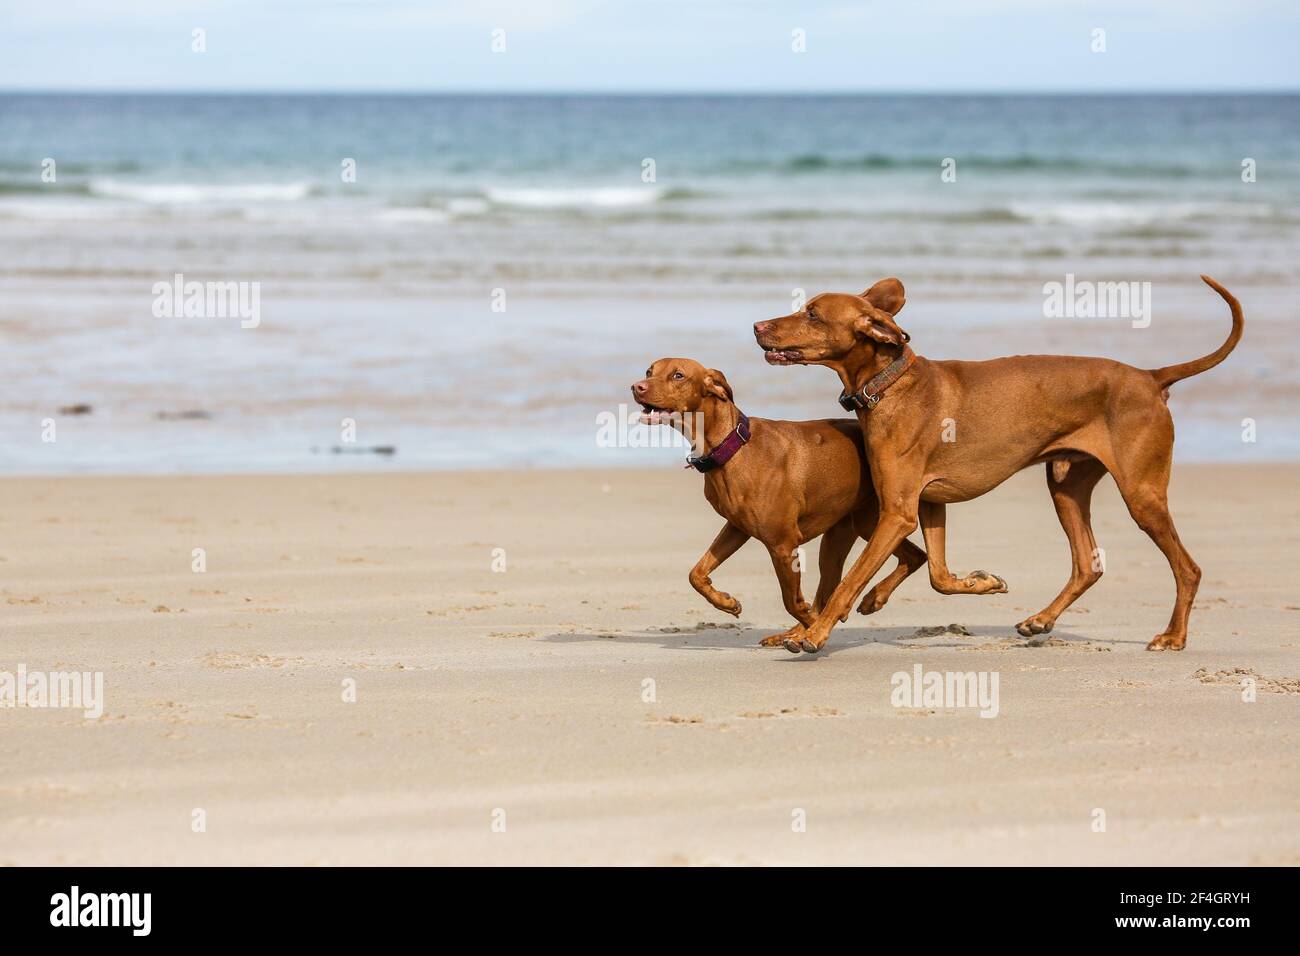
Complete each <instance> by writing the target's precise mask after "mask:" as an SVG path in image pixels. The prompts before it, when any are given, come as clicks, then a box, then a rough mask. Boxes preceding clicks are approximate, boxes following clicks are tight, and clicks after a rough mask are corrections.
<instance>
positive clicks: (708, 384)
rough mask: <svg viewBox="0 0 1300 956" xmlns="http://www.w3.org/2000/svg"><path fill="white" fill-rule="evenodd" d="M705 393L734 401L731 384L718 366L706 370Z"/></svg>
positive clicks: (727, 400)
mask: <svg viewBox="0 0 1300 956" xmlns="http://www.w3.org/2000/svg"><path fill="white" fill-rule="evenodd" d="M704 393H705V394H706V395H713V396H714V397H715V398H720V399H722V400H723V401H724V402H730V401H732V400H733V399H732V394H731V386H730V385H729V384H728V383H727V377H726V376H725V375H723V374H722V373H721V372H719V371H718V370H717V369H716V368H707V369H705V370H704Z"/></svg>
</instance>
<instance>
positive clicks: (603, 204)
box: [486, 186, 663, 209]
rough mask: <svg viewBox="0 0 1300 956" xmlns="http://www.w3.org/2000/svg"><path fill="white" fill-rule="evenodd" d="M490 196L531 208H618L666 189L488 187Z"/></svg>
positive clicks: (502, 202) (506, 203) (499, 201)
mask: <svg viewBox="0 0 1300 956" xmlns="http://www.w3.org/2000/svg"><path fill="white" fill-rule="evenodd" d="M486 192H487V197H488V199H489V200H491V201H492V202H494V203H496V204H497V205H500V206H520V207H524V208H528V209H579V208H582V207H596V208H601V209H618V208H624V207H628V206H648V205H650V204H651V203H653V202H656V201H657V200H658V199H659V198H660V197H661V196H662V195H663V191H662V190H660V189H659V188H658V187H656V186H632V187H626V186H593V187H589V188H579V189H488V190H487V191H486Z"/></svg>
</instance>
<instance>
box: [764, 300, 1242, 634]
mask: <svg viewBox="0 0 1300 956" xmlns="http://www.w3.org/2000/svg"><path fill="white" fill-rule="evenodd" d="M1201 278H1202V279H1203V280H1205V282H1206V284H1208V285H1209V286H1210V287H1211V288H1213V289H1214V290H1215V291H1216V292H1218V293H1219V295H1220V296H1222V297H1223V299H1224V301H1225V302H1227V303H1228V306H1229V308H1230V309H1231V310H1232V332H1231V333H1230V334H1229V335H1228V338H1227V341H1225V342H1224V343H1223V345H1221V346H1220V347H1219V348H1218V349H1217V350H1216V351H1214V352H1212V353H1210V354H1209V355H1207V356H1205V357H1203V358H1199V359H1196V360H1195V361H1192V362H1184V363H1182V364H1180V365H1170V366H1166V367H1165V368H1158V369H1151V370H1144V369H1139V368H1134V367H1133V366H1130V365H1124V364H1123V363H1121V362H1114V361H1111V360H1110V359H1101V358H1081V357H1075V356H1061V355H1017V356H1013V357H1011V358H1001V359H993V360H991V361H987V362H931V361H929V360H927V359H924V358H920V357H918V356H915V355H913V354H912V350H911V349H910V348H909V347H908V346H907V342H908V341H909V340H910V336H908V334H907V333H906V332H904V331H903V330H902V329H901V328H899V327H898V324H897V323H896V322H895V321H894V316H895V315H896V314H897V313H898V311H899V310H900V309H901V308H902V307H903V303H904V301H905V299H904V295H903V285H902V283H901V282H899V281H898V280H897V279H882V280H881V281H879V282H877V283H876V284H875V285H873V286H872V287H871V288H870V289H868V290H867V291H866V292H864V293H862V295H846V294H840V293H827V294H824V295H819V296H817V297H815V298H813V299H811V300H809V302H808V304H807V306H806V308H805V309H804V310H802V311H800V312H796V313H793V314H791V315H786V316H782V317H781V318H778V319H772V320H770V321H767V322H757V323H755V325H754V335H755V337H756V338H757V340H758V344H759V345H760V346H761V347H762V348H763V350H764V352H765V353H766V357H767V361H768V362H769V363H771V364H773V365H794V364H798V365H825V366H827V367H829V368H832V369H834V370H835V371H836V372H837V373H838V374H839V376H840V380H841V381H842V382H843V383H844V388H845V395H844V396H843V397H842V399H841V402H842V403H845V404H846V407H847V405H850V404H851V405H853V406H854V407H855V408H856V409H857V411H858V418H859V420H860V421H861V422H862V427H863V433H864V435H865V437H866V445H867V459H868V461H869V462H870V466H871V474H872V477H873V478H874V480H875V485H876V489H877V494H878V495H879V497H880V512H881V515H880V520H879V524H878V526H877V529H876V533H875V535H874V536H873V537H872V539H871V543H870V544H869V545H868V546H867V549H866V551H865V552H864V553H863V555H862V556H861V557H860V558H859V559H858V561H857V562H856V563H855V564H854V566H853V567H852V568H851V569H850V570H849V573H848V575H847V576H846V577H845V578H844V580H843V581H842V582H841V584H840V586H839V587H838V588H837V589H836V591H835V593H834V594H833V595H832V597H831V598H830V600H829V601H828V602H827V604H826V607H825V609H824V610H823V611H822V612H821V613H820V614H819V615H818V616H817V620H816V621H814V622H813V624H812V625H811V626H810V627H808V628H807V630H806V633H804V634H803V635H792V637H791V639H790V640H789V641H787V642H786V645H785V646H786V648H787V649H788V650H790V651H792V652H794V653H798V652H799V651H800V650H804V651H807V652H809V653H814V652H816V651H818V650H820V649H821V647H822V646H823V645H824V644H825V643H826V639H827V638H828V637H829V636H830V632H831V629H832V628H833V627H834V626H835V622H836V620H837V619H838V617H839V615H841V614H843V613H844V611H845V609H846V608H848V607H849V606H851V604H852V602H853V598H854V596H856V595H857V593H858V592H859V591H861V590H862V588H863V587H865V586H866V583H867V582H868V581H870V580H871V577H872V575H874V574H875V573H876V572H877V571H878V570H879V569H880V566H881V565H882V564H883V563H884V561H885V558H886V556H887V555H888V554H889V553H890V551H892V550H893V549H894V548H895V547H897V546H898V543H899V541H901V540H902V539H903V538H905V537H906V536H907V535H908V534H910V533H911V532H912V530H913V529H915V528H916V525H917V521H918V516H919V520H920V523H921V526H922V529H923V530H924V531H925V535H926V547H927V549H931V550H932V548H931V545H930V540H931V534H932V533H933V532H934V531H935V530H937V529H939V528H942V525H943V518H944V506H945V505H946V504H947V503H948V502H954V501H969V500H970V499H971V498H977V497H979V496H980V495H982V494H984V493H985V492H987V491H990V490H991V489H993V488H995V487H997V486H998V485H999V484H1001V483H1002V482H1003V481H1005V480H1006V479H1007V478H1008V477H1010V476H1011V475H1013V474H1014V473H1015V472H1017V471H1019V470H1020V469H1022V468H1025V467H1027V466H1029V465H1033V464H1038V463H1041V462H1047V482H1048V486H1049V487H1050V488H1051V491H1052V500H1053V502H1054V503H1055V505H1056V512H1057V516H1058V517H1059V518H1060V520H1061V524H1062V525H1063V526H1064V527H1065V529H1066V531H1067V533H1068V534H1069V537H1070V541H1071V551H1072V554H1073V559H1074V568H1073V572H1072V574H1071V576H1070V581H1069V583H1068V584H1067V585H1066V587H1065V590H1063V591H1062V592H1061V593H1060V595H1058V597H1057V598H1056V600H1055V601H1053V602H1052V603H1051V604H1050V605H1048V606H1047V607H1046V608H1045V609H1043V610H1042V611H1040V612H1039V613H1038V614H1035V615H1034V616H1033V617H1031V618H1029V619H1028V620H1026V621H1022V622H1021V623H1020V624H1019V625H1018V629H1019V630H1020V631H1021V633H1039V632H1043V631H1049V630H1051V628H1052V625H1053V623H1054V622H1055V621H1056V618H1057V616H1058V615H1059V614H1060V613H1061V612H1062V611H1063V610H1064V609H1065V608H1067V607H1069V606H1070V604H1071V603H1073V602H1074V600H1075V599H1076V598H1078V597H1079V595H1080V594H1082V593H1083V592H1084V591H1086V590H1087V589H1088V588H1089V587H1090V586H1091V585H1092V584H1093V583H1095V582H1096V580H1097V579H1098V578H1099V577H1100V576H1101V575H1100V571H1099V570H1097V569H1095V568H1094V564H1093V561H1094V559H1093V549H1095V546H1096V545H1095V542H1094V540H1093V536H1092V528H1091V525H1090V523H1089V511H1088V508H1089V502H1090V500H1091V497H1092V489H1093V487H1094V486H1095V485H1096V484H1097V482H1098V481H1099V480H1100V479H1101V476H1102V475H1104V474H1105V473H1106V472H1110V473H1111V475H1112V476H1114V478H1115V484H1116V485H1117V486H1118V487H1119V491H1120V494H1121V495H1122V496H1123V498H1124V503H1125V504H1126V505H1127V506H1128V510H1129V514H1130V515H1132V516H1133V520H1134V521H1136V522H1137V524H1138V526H1139V527H1140V528H1141V529H1142V530H1143V531H1145V532H1146V533H1147V534H1148V535H1149V536H1150V537H1151V540H1152V541H1154V542H1155V543H1156V546H1157V547H1159V548H1160V550H1161V551H1162V552H1163V553H1164V555H1165V557H1166V558H1167V559H1168V561H1169V566H1170V568H1171V569H1172V570H1173V574H1174V581H1175V584H1176V587H1177V596H1176V598H1175V601H1174V610H1173V614H1172V616H1171V617H1170V619H1169V626H1168V628H1166V629H1165V631H1164V632H1163V633H1162V634H1158V635H1157V636H1156V637H1155V638H1154V639H1152V641H1151V643H1150V644H1148V645H1147V649H1148V650H1165V649H1169V650H1181V649H1182V647H1183V646H1184V645H1185V644H1186V642H1187V617H1188V613H1189V612H1190V610H1191V606H1192V599H1193V598H1194V597H1195V596H1196V588H1197V585H1198V584H1199V583H1200V580H1201V569H1200V568H1198V567H1197V566H1196V562H1194V561H1193V560H1192V558H1191V556H1190V555H1189V554H1188V553H1187V549H1186V548H1184V547H1183V545H1182V542H1181V541H1179V540H1178V532H1177V531H1176V530H1175V529H1174V522H1173V519H1172V518H1171V517H1170V515H1169V505H1168V501H1167V497H1166V491H1167V489H1168V486H1169V472H1170V467H1171V462H1172V458H1173V443H1174V425H1173V419H1172V418H1171V417H1170V415H1169V409H1168V407H1167V404H1166V401H1167V399H1168V397H1169V391H1168V390H1169V386H1170V385H1172V384H1173V383H1175V382H1177V381H1180V380H1182V379H1185V378H1188V377H1189V376H1192V375H1196V374H1198V373H1200V372H1204V371H1205V370H1207V369H1210V368H1213V367H1214V366H1215V365H1218V364H1219V363H1220V362H1222V361H1223V360H1224V359H1225V358H1227V357H1228V354H1229V353H1230V352H1232V350H1233V348H1234V347H1235V346H1236V344H1237V342H1238V341H1239V340H1240V339H1241V330H1242V326H1243V319H1242V313H1241V305H1240V304H1239V303H1238V302H1237V300H1236V299H1235V298H1233V296H1232V294H1231V293H1229V292H1228V290H1227V289H1225V288H1224V287H1223V286H1221V285H1219V284H1218V283H1217V282H1215V281H1214V280H1213V279H1211V278H1210V277H1209V276H1201ZM953 427H955V429H956V433H955V436H954V437H955V438H956V440H949V439H948V435H951V434H952V428H953Z"/></svg>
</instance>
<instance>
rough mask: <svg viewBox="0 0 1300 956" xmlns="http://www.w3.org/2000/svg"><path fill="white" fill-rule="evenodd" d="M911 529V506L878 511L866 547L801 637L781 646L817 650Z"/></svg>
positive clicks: (795, 650) (913, 515) (913, 519)
mask: <svg viewBox="0 0 1300 956" xmlns="http://www.w3.org/2000/svg"><path fill="white" fill-rule="evenodd" d="M915 530H916V511H915V509H913V510H912V513H911V514H910V515H909V514H907V513H906V512H905V511H904V512H890V511H886V512H885V513H884V514H882V515H881V516H880V521H879V523H878V524H877V525H876V533H875V534H874V535H872V536H871V543H870V544H868V545H867V550H865V551H863V552H862V555H861V557H859V558H858V560H857V561H856V562H854V564H853V567H851V568H849V573H848V574H846V575H845V576H844V580H843V581H841V582H840V586H839V587H837V588H836V589H835V593H834V594H832V595H831V599H830V602H829V603H828V604H827V605H826V607H824V608H822V611H821V613H820V614H818V615H817V619H816V620H815V621H813V622H812V624H811V625H810V626H809V627H808V628H807V630H806V631H805V632H804V634H803V637H802V638H799V639H798V640H796V639H795V638H794V637H791V638H790V639H789V640H787V641H786V642H785V649H786V650H787V651H789V652H790V653H792V654H798V653H799V652H800V651H801V650H802V651H806V652H807V653H809V654H816V653H817V652H818V651H820V650H821V649H822V648H823V647H824V646H825V645H826V641H827V640H828V639H829V638H830V636H831V629H832V628H834V627H835V625H836V624H837V623H839V621H840V619H841V618H842V617H843V616H844V615H845V614H847V613H848V611H849V609H850V608H851V607H853V602H854V601H855V600H857V597H858V595H859V594H861V593H862V590H863V588H865V587H866V586H867V582H868V581H870V580H871V579H872V577H874V576H875V573H876V572H877V571H879V570H880V568H881V566H882V565H883V564H884V563H885V559H886V558H888V557H889V556H890V554H892V553H893V551H894V549H895V548H897V547H898V546H899V545H900V544H901V543H902V542H903V539H904V538H906V537H907V536H908V535H909V534H911V533H912V532H913V531H915Z"/></svg>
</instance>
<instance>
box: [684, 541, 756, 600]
mask: <svg viewBox="0 0 1300 956" xmlns="http://www.w3.org/2000/svg"><path fill="white" fill-rule="evenodd" d="M748 540H749V535H748V533H746V532H744V531H741V530H740V529H739V528H737V527H736V526H735V525H734V524H731V523H730V522H728V523H727V524H725V525H723V528H722V530H721V531H719V532H718V536H717V537H716V538H714V539H713V544H711V545H709V550H708V551H705V552H704V556H703V557H702V558H700V560H699V561H697V562H696V563H695V567H693V568H691V574H690V581H691V587H693V588H695V590H697V591H699V592H700V594H701V595H702V596H703V598H704V600H706V601H708V602H709V603H710V604H712V605H713V606H714V607H716V608H717V609H718V610H719V611H724V612H726V613H727V614H730V615H731V616H732V617H740V602H739V601H737V600H736V599H735V598H734V597H732V596H731V595H730V594H728V593H727V592H726V591H719V590H718V589H717V588H715V587H714V586H713V582H712V581H711V580H709V575H710V574H712V573H713V572H714V571H715V570H717V567H718V565H720V564H721V563H722V562H723V561H726V560H727V558H729V557H731V556H732V555H733V554H735V553H736V552H737V551H739V550H740V546H741V545H742V544H744V543H745V542H746V541H748Z"/></svg>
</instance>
